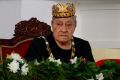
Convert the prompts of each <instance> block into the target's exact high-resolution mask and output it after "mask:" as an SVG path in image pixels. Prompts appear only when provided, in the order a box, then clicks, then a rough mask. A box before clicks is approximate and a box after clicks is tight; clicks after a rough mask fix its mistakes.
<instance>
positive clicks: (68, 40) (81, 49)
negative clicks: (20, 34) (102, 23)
mask: <svg viewBox="0 0 120 80" xmlns="http://www.w3.org/2000/svg"><path fill="white" fill-rule="evenodd" d="M52 16H53V17H52V21H51V25H52V31H53V33H52V34H51V35H47V36H44V37H43V36H42V37H39V38H35V39H34V40H33V41H32V43H31V45H30V48H29V50H28V52H27V55H26V56H25V59H26V60H27V61H32V60H34V59H37V61H41V60H43V59H47V58H48V57H49V56H50V57H53V58H54V59H60V60H61V61H63V62H69V61H70V59H72V58H74V57H75V56H77V57H82V58H84V59H86V60H87V61H94V59H93V56H92V52H91V47H90V45H89V42H88V41H85V40H83V39H80V38H76V37H74V36H73V33H74V31H75V28H76V23H77V22H76V16H75V6H74V4H72V3H59V4H56V5H53V7H52Z"/></svg>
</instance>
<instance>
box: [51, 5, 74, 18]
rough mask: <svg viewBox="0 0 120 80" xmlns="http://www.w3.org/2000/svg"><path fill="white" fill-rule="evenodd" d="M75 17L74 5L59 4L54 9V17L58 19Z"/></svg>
mask: <svg viewBox="0 0 120 80" xmlns="http://www.w3.org/2000/svg"><path fill="white" fill-rule="evenodd" d="M74 15H75V5H74V4H73V3H58V4H56V5H53V7H52V16H53V17H58V18H60V17H61V18H64V17H71V16H74Z"/></svg>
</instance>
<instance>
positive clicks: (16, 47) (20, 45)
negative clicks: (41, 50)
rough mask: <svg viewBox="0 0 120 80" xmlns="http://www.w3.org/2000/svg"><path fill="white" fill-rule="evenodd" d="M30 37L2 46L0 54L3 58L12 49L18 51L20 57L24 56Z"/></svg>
mask: <svg viewBox="0 0 120 80" xmlns="http://www.w3.org/2000/svg"><path fill="white" fill-rule="evenodd" d="M31 41H32V39H29V40H24V41H21V42H19V43H17V44H15V45H14V46H2V54H3V58H5V57H6V56H7V54H11V53H12V52H13V51H14V52H16V53H19V54H20V56H21V57H24V56H25V54H26V52H27V50H28V48H29V46H30V43H31Z"/></svg>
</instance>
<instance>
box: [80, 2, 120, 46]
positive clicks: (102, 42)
mask: <svg viewBox="0 0 120 80" xmlns="http://www.w3.org/2000/svg"><path fill="white" fill-rule="evenodd" d="M79 4H80V5H79V9H80V15H81V18H82V25H81V37H82V38H84V39H87V40H89V41H91V45H92V47H101V48H102V47H109V48H119V47H120V44H119V43H120V0H86V1H80V2H79Z"/></svg>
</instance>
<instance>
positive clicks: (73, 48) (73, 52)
mask: <svg viewBox="0 0 120 80" xmlns="http://www.w3.org/2000/svg"><path fill="white" fill-rule="evenodd" d="M41 37H42V38H43V39H44V40H45V44H46V47H47V48H46V49H47V51H48V53H49V55H50V57H52V58H54V59H55V57H54V56H53V54H52V52H51V49H50V46H49V43H48V41H47V39H46V38H45V37H44V36H41ZM74 56H75V44H74V39H73V38H72V51H71V59H73V58H74Z"/></svg>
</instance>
